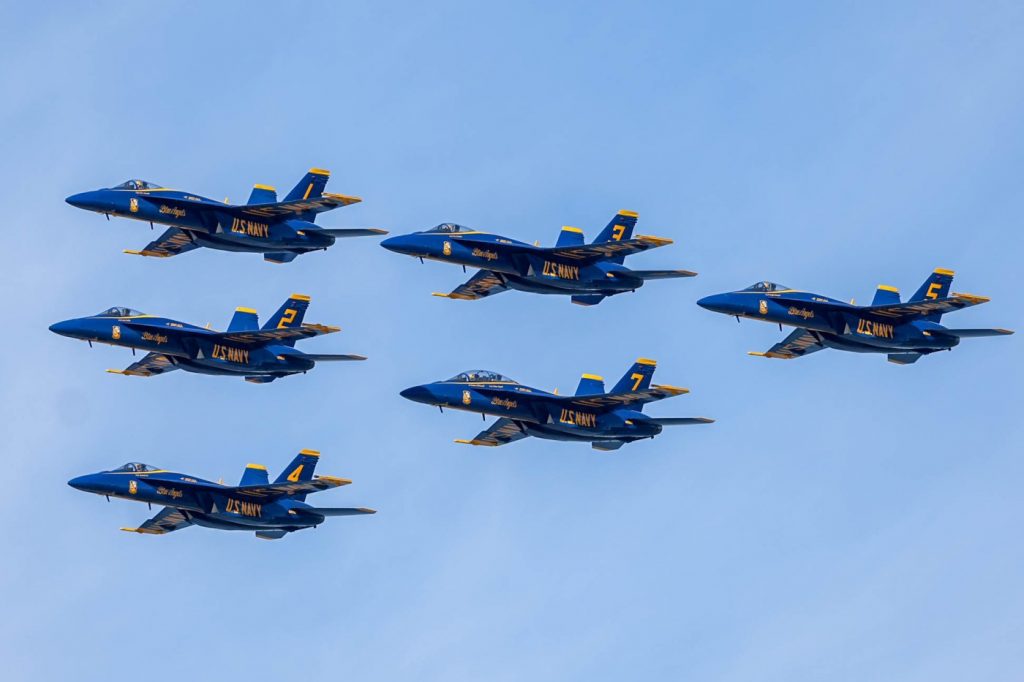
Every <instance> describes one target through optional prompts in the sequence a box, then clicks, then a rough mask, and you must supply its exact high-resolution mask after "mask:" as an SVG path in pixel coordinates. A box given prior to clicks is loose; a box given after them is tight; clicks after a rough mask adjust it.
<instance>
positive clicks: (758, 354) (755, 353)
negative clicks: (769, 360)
mask: <svg viewBox="0 0 1024 682" xmlns="http://www.w3.org/2000/svg"><path fill="white" fill-rule="evenodd" d="M747 355H753V356H754V357H755V358H766V357H768V354H767V353H762V352H760V351H756V350H748V351H747Z"/></svg>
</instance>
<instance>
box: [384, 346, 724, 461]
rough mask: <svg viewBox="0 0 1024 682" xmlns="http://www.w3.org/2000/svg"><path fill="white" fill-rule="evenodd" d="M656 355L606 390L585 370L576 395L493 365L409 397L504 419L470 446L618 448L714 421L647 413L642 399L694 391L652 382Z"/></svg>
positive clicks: (410, 392)
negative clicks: (532, 441) (545, 443)
mask: <svg viewBox="0 0 1024 682" xmlns="http://www.w3.org/2000/svg"><path fill="white" fill-rule="evenodd" d="M654 368H655V362H654V360H647V359H645V358H640V359H639V360H637V361H636V363H634V364H633V366H632V367H630V369H629V371H628V372H626V373H625V375H623V377H622V378H621V379H620V380H619V381H618V383H617V384H615V386H614V388H612V390H611V392H605V388H604V379H603V378H602V377H599V376H595V375H593V374H584V375H583V377H582V378H581V379H580V383H579V387H578V388H577V389H576V395H573V396H560V395H558V393H557V391H556V392H555V393H548V392H547V391H542V390H540V389H537V388H530V387H529V386H524V385H522V384H520V383H518V382H515V381H513V380H512V379H509V378H508V377H505V376H502V375H500V374H498V373H496V372H490V371H486V370H476V371H471V372H463V373H461V374H459V375H457V376H454V377H452V378H451V379H448V380H447V381H436V382H434V383H430V384H424V385H422V386H413V387H412V388H407V389H405V390H404V391H402V393H401V395H402V397H404V398H408V399H409V400H413V401H416V402H419V403H426V404H427V405H436V406H438V407H439V408H441V411H442V412H443V411H444V408H445V407H451V408H453V409H457V410H466V411H469V412H478V413H480V414H481V415H482V416H483V417H484V418H486V417H487V415H498V416H499V417H500V418H499V419H498V421H496V422H494V423H493V424H491V426H489V427H488V428H487V429H485V430H484V431H482V432H480V433H479V434H478V435H477V436H476V437H475V438H473V439H472V440H456V441H455V442H456V443H464V444H467V445H484V446H491V447H494V446H498V445H505V444H506V443H512V442H514V441H517V440H521V439H523V438H526V437H527V436H536V437H538V438H546V439H548V440H565V441H582V442H589V443H590V444H591V447H593V448H594V449H596V450H605V451H608V450H618V449H619V448H620V447H622V446H623V445H624V444H626V443H632V442H633V441H636V440H640V439H641V438H654V437H655V436H657V435H658V434H659V433H661V431H662V428H663V427H665V426H674V425H681V424H710V423H711V422H713V421H714V420H713V419H707V418H705V417H650V416H648V415H646V414H644V413H643V409H644V405H645V404H647V403H652V402H654V401H656V400H662V399H664V398H671V397H673V396H677V395H682V394H684V393H689V389H686V388H678V387H676V386H658V385H652V384H651V378H652V377H653V375H654Z"/></svg>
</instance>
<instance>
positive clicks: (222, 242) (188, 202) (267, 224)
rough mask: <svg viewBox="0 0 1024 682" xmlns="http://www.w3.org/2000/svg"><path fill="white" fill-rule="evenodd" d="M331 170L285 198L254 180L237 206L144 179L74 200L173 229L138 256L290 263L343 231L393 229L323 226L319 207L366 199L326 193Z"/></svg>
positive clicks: (318, 172) (312, 175) (315, 171)
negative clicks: (219, 255)
mask: <svg viewBox="0 0 1024 682" xmlns="http://www.w3.org/2000/svg"><path fill="white" fill-rule="evenodd" d="M329 176H330V171H326V170H323V169H320V168H312V169H310V171H309V172H308V173H306V176H305V177H304V178H302V180H301V181H300V182H299V184H297V185H296V186H295V188H294V189H292V191H291V192H289V193H288V195H287V196H286V197H285V198H284V201H278V200H277V190H276V189H274V188H273V187H270V186H269V185H255V186H254V187H253V189H252V193H251V194H250V195H249V201H248V203H246V204H245V205H242V206H236V205H231V204H229V203H227V199H225V200H224V201H223V202H221V201H215V200H213V199H207V198H206V197H201V196H199V195H198V194H192V193H190V192H182V191H180V190H176V189H168V188H166V187H163V186H161V185H158V184H155V183H152V182H146V181H145V180H128V181H127V182H123V183H121V184H120V185H117V186H116V187H110V188H107V189H98V190H94V191H91V192H83V193H81V194H75V195H72V196H70V197H68V198H67V202H68V203H69V204H71V205H72V206H76V207H78V208H83V209H86V210H88V211H95V212H97V213H103V214H105V215H106V216H107V220H110V216H118V217H122V218H133V219H135V220H144V221H147V222H149V224H150V226H152V225H153V224H154V223H159V224H161V225H169V226H170V227H169V228H168V229H167V230H166V231H165V232H164V233H163V234H162V235H160V237H159V239H157V240H155V241H153V242H150V243H149V244H148V245H147V246H146V247H145V248H144V249H142V250H141V251H132V250H126V251H125V253H130V254H133V255H136V256H153V257H156V258H169V257H171V256H177V255H178V254H181V253H186V252H188V251H192V250H193V249H197V248H199V247H201V246H205V247H208V248H211V249H219V250H221V251H241V252H245V253H262V254H263V258H264V260H266V261H268V262H271V263H290V262H291V261H293V260H294V259H295V257H296V256H298V255H300V254H303V253H309V252H310V251H317V250H320V249H326V248H327V247H329V246H332V245H333V244H334V242H335V240H336V239H339V238H342V237H363V236H370V235H382V234H387V231H386V230H379V229H376V228H351V229H340V228H322V227H320V226H318V225H316V224H315V222H314V221H315V220H316V216H317V214H318V213H323V212H325V211H330V210H333V209H335V208H338V207H340V206H348V205H349V204H354V203H357V202H359V201H362V200H361V199H359V198H358V197H348V196H344V195H341V194H329V193H327V192H324V191H323V190H324V187H325V186H326V185H327V179H328V177H329Z"/></svg>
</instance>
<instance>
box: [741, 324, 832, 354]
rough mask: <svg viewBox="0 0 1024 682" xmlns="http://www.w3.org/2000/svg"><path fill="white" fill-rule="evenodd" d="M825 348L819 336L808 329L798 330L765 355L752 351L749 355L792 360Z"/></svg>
mask: <svg viewBox="0 0 1024 682" xmlns="http://www.w3.org/2000/svg"><path fill="white" fill-rule="evenodd" d="M823 348H825V346H824V345H822V343H821V340H820V339H819V338H818V335H817V334H815V333H814V332H811V331H807V330H806V329H796V330H794V331H793V332H792V333H791V334H790V335H789V336H787V337H786V338H785V339H783V340H782V341H780V342H779V343H777V344H775V345H774V346H772V347H771V348H769V349H768V350H767V352H764V353H756V352H753V351H751V352H750V353H749V355H756V356H758V357H762V358H778V359H780V360H792V359H794V358H802V357H803V356H805V355H810V354H811V353H814V352H816V351H819V350H822V349H823Z"/></svg>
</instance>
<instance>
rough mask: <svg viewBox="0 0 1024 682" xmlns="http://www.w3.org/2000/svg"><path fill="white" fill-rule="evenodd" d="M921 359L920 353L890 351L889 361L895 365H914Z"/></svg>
mask: <svg viewBox="0 0 1024 682" xmlns="http://www.w3.org/2000/svg"><path fill="white" fill-rule="evenodd" d="M920 359H921V354H920V353H889V362H891V363H893V364H894V365H912V364H914V363H915V362H917V361H918V360H920Z"/></svg>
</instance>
